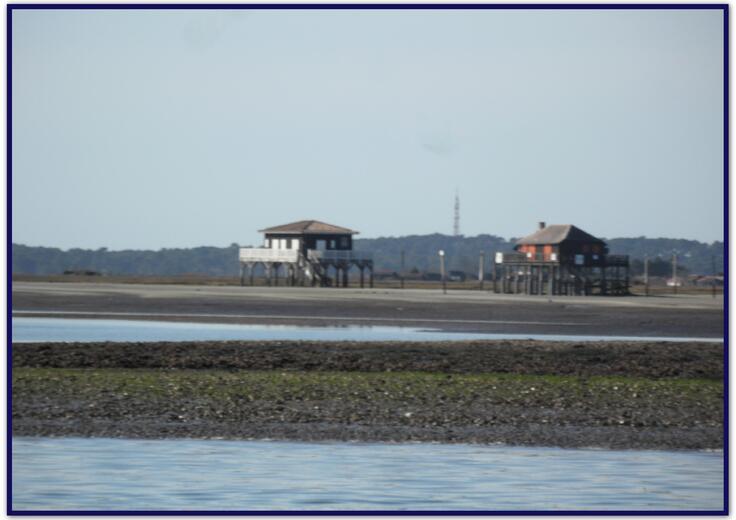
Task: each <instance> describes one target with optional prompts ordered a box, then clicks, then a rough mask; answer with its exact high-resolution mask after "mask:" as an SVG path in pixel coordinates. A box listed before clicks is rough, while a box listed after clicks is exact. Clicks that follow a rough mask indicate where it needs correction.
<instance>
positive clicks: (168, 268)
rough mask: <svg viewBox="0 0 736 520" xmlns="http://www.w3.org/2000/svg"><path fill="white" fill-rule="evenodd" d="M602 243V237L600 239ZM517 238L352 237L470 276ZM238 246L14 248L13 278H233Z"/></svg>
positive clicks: (703, 262)
mask: <svg viewBox="0 0 736 520" xmlns="http://www.w3.org/2000/svg"><path fill="white" fill-rule="evenodd" d="M604 240H605V239H604ZM515 242H516V239H511V240H506V239H503V238H501V237H497V236H493V235H478V236H474V237H455V236H449V235H441V234H437V233H436V234H432V235H410V236H404V237H385V238H363V239H356V240H355V242H354V247H355V249H356V250H364V251H371V252H372V253H373V258H374V262H375V269H376V271H377V272H382V271H383V272H387V271H388V272H397V273H398V272H401V271H402V263H401V258H402V251H403V253H404V255H403V256H404V263H403V271H404V272H405V273H432V272H438V271H439V257H438V254H437V252H438V251H439V250H440V249H442V250H444V251H445V254H446V259H447V269H448V271H449V270H453V271H462V272H465V273H468V274H470V275H473V276H474V275H476V274H477V273H478V260H479V255H480V252H481V251H484V252H485V253H486V270H487V271H490V268H491V262H492V261H493V253H495V252H497V251H510V250H512V249H513V246H514V244H515ZM606 242H607V243H608V246H609V249H610V251H611V253H614V254H624V255H629V256H630V258H631V269H632V274H633V275H636V274H640V273H641V272H642V271H643V260H644V258H645V256H646V257H648V258H649V260H650V265H649V273H650V274H651V275H652V276H669V275H670V274H671V259H672V255H673V253H676V254H677V257H678V266H679V267H680V269H679V270H680V271H681V272H683V273H686V272H688V273H691V274H712V273H713V261H714V260H715V271H716V274H720V273H722V272H723V262H724V260H723V258H724V257H723V250H724V248H723V242H713V243H712V244H706V243H702V242H698V241H695V240H680V239H667V238H645V237H638V238H613V239H608V240H606ZM238 247H239V246H238V244H230V245H229V246H227V247H195V248H189V249H161V250H159V251H150V250H123V251H109V250H107V249H106V248H100V249H94V250H93V249H69V250H67V251H64V250H61V249H57V248H52V247H31V246H25V245H22V244H13V246H12V272H13V273H16V274H38V275H52V274H62V273H64V271H94V272H99V273H102V274H109V275H141V276H154V275H155V276H167V275H184V274H199V275H208V276H237V275H238V272H239V265H238Z"/></svg>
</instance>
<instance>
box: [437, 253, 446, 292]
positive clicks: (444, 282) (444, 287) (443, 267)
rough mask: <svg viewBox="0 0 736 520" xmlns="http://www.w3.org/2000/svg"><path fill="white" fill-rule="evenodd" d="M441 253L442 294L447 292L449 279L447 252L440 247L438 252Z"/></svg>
mask: <svg viewBox="0 0 736 520" xmlns="http://www.w3.org/2000/svg"><path fill="white" fill-rule="evenodd" d="M437 254H438V255H440V277H441V278H442V294H447V279H446V278H445V252H444V250H442V249H440V250H439V251H438V253H437Z"/></svg>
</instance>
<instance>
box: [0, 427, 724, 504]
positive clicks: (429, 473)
mask: <svg viewBox="0 0 736 520" xmlns="http://www.w3.org/2000/svg"><path fill="white" fill-rule="evenodd" d="M12 453H13V464H12V468H13V493H12V499H13V508H14V509H15V510H16V511H26V510H61V509H65V510H70V509H71V510H146V511H152V510H315V509H316V510H367V509H371V510H376V509H378V510H453V511H459V510H488V511H502V510H527V511H533V510H537V511H539V510H722V509H723V454H722V453H721V452H667V451H608V450H579V449H578V450H572V449H557V448H520V447H505V446H479V445H459V444H458V445H442V444H364V443H292V442H268V441H224V440H186V439H184V440H183V439H177V440H132V439H77V438H30V437H25V438H24V437H20V438H15V439H14V440H13V451H12Z"/></svg>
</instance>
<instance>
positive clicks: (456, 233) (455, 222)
mask: <svg viewBox="0 0 736 520" xmlns="http://www.w3.org/2000/svg"><path fill="white" fill-rule="evenodd" d="M452 234H453V235H454V236H456V237H459V236H460V195H458V193H457V188H455V218H454V220H453V225H452Z"/></svg>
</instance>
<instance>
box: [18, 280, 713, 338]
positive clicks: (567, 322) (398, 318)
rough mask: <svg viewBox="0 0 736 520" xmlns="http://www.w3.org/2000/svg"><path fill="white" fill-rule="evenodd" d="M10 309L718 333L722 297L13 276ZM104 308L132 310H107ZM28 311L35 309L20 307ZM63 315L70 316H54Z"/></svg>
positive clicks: (542, 330)
mask: <svg viewBox="0 0 736 520" xmlns="http://www.w3.org/2000/svg"><path fill="white" fill-rule="evenodd" d="M12 289H13V290H12V308H13V311H14V312H18V311H23V312H26V313H27V312H33V313H34V314H33V315H36V316H43V315H54V314H48V311H50V312H52V313H54V312H70V313H77V314H71V315H67V317H93V318H94V317H99V318H122V319H124V318H126V317H127V318H128V319H155V320H174V321H176V320H180V321H209V322H220V323H264V324H290V325H309V326H321V325H324V326H328V325H335V324H358V325H391V326H404V327H424V328H434V329H440V330H444V331H449V332H452V331H462V332H486V333H508V334H573V335H591V336H594V335H607V336H649V337H657V336H662V337H709V338H722V337H723V331H724V313H723V297H722V296H719V297H717V298H715V299H714V298H711V297H710V296H706V295H679V296H657V297H641V296H627V297H595V296H590V297H561V296H556V297H553V298H548V297H546V296H524V295H501V294H492V293H490V292H487V291H470V290H457V291H449V292H448V294H442V292H441V291H436V290H422V289H406V290H399V289H362V290H361V289H353V288H345V289H343V288H339V289H338V288H324V289H323V288H303V287H294V288H291V287H217V286H193V285H152V284H145V285H144V284H138V285H136V284H107V283H50V282H14V283H13V287H12ZM106 313H127V316H125V315H123V316H121V315H115V314H113V315H109V314H106ZM23 315H24V316H28V315H30V314H23ZM58 316H60V317H63V316H64V315H63V314H62V315H58Z"/></svg>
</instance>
